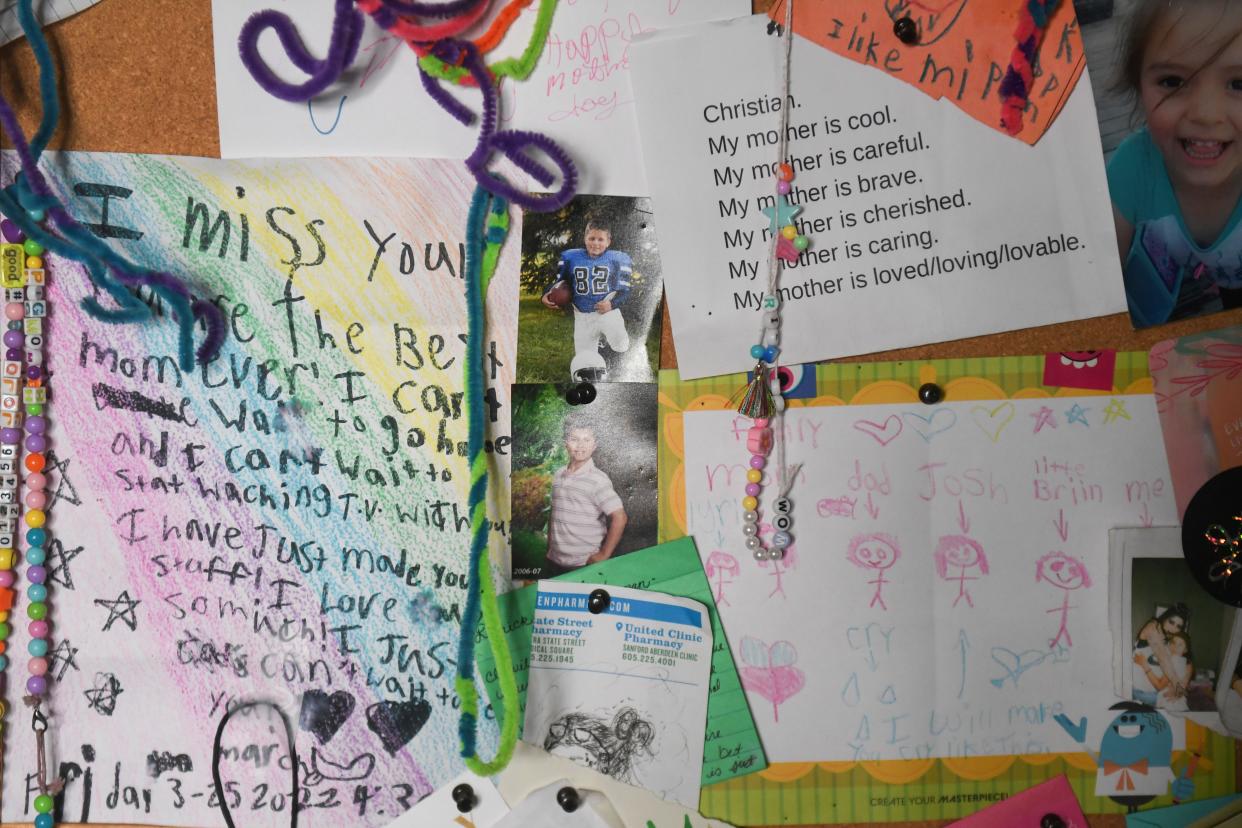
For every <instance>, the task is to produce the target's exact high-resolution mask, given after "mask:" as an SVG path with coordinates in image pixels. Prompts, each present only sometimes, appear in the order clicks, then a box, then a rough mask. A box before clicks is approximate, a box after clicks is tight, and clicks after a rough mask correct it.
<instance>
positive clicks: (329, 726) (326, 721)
mask: <svg viewBox="0 0 1242 828" xmlns="http://www.w3.org/2000/svg"><path fill="white" fill-rule="evenodd" d="M353 712H354V697H353V696H352V695H351V694H349V693H346V692H345V691H344V690H337V691H336V692H335V693H331V694H328V693H325V692H324V691H322V690H307V691H306V692H305V693H304V694H303V695H302V712H301V713H300V714H299V715H298V727H300V728H302V729H303V730H306V731H309V732H310V733H312V734H314V736H315V738H316V739H318V740H319V744H321V745H326V744H327V743H328V742H330V741H332V737H333V736H335V735H336V732H337V731H338V730H340V729H341V725H343V724H345V720H346V719H348V718H349V715H350V714H351V713H353Z"/></svg>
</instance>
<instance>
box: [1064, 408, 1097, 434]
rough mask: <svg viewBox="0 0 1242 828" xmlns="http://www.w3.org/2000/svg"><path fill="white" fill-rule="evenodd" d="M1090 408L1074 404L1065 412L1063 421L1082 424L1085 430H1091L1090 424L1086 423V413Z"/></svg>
mask: <svg viewBox="0 0 1242 828" xmlns="http://www.w3.org/2000/svg"><path fill="white" fill-rule="evenodd" d="M1090 410H1091V409H1090V408H1083V407H1082V406H1081V405H1079V404H1078V403H1074V404H1073V405H1072V406H1070V407H1069V408H1068V409H1066V411H1065V421H1066V422H1067V423H1082V424H1083V425H1085V426H1086V427H1087V428H1091V423H1089V422H1087V412H1088V411H1090Z"/></svg>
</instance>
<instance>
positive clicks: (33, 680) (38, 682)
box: [26, 676, 51, 813]
mask: <svg viewBox="0 0 1242 828" xmlns="http://www.w3.org/2000/svg"><path fill="white" fill-rule="evenodd" d="M26 692H27V693H29V694H30V695H32V696H42V695H43V694H44V693H46V692H47V679H46V678H44V677H43V676H31V677H30V678H28V679H26ZM47 798H48V799H49V800H50V799H51V797H50V796H49V797H47ZM35 801H36V802H38V801H39V799H38V798H36V799H35ZM48 810H51V808H49V809H48ZM45 813H46V812H45Z"/></svg>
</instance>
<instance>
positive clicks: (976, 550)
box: [934, 535, 988, 609]
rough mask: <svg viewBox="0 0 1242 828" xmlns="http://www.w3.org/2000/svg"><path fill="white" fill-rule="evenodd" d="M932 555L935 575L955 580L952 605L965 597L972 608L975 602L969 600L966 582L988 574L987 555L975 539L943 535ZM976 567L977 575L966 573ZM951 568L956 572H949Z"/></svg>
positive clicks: (955, 604)
mask: <svg viewBox="0 0 1242 828" xmlns="http://www.w3.org/2000/svg"><path fill="white" fill-rule="evenodd" d="M934 555H935V559H936V576H937V577H938V578H940V579H941V580H943V581H957V597H956V598H954V599H953V606H955V607H956V606H957V605H958V602H959V601H961V600H962V599H963V598H965V599H966V605H967V606H969V607H970V608H971V609H974V606H975V602H974V601H973V600H971V597H970V590H968V589H966V582H967V581H977V580H979V578H981V577H982V576H984V575H987V574H988V556H987V555H985V554H983V547H982V546H980V545H979V542H978V541H977V540H975V539H974V538H968V537H966V536H965V535H945V536H944V537H942V538H941V539H940V540H939V541H938V542H937V543H936V551H935V553H934ZM976 568H977V569H978V570H979V574H978V575H967V574H966V573H967V572H969V571H970V570H972V569H976ZM951 569H956V570H957V573H958V574H956V575H953V574H950V570H951Z"/></svg>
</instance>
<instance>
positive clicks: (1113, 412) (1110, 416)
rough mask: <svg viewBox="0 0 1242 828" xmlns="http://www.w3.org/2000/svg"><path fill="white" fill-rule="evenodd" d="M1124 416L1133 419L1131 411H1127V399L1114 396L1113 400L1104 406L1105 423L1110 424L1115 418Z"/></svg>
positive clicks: (1118, 418)
mask: <svg viewBox="0 0 1242 828" xmlns="http://www.w3.org/2000/svg"><path fill="white" fill-rule="evenodd" d="M1122 418H1125V419H1127V420H1129V419H1131V418H1130V412H1129V411H1126V401H1125V400H1119V399H1117V398H1116V397H1113V401H1112V402H1110V403H1109V404H1108V405H1107V406H1106V407H1105V408H1104V424H1105V425H1108V424H1109V423H1111V422H1113V421H1114V420H1120V419H1122Z"/></svg>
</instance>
